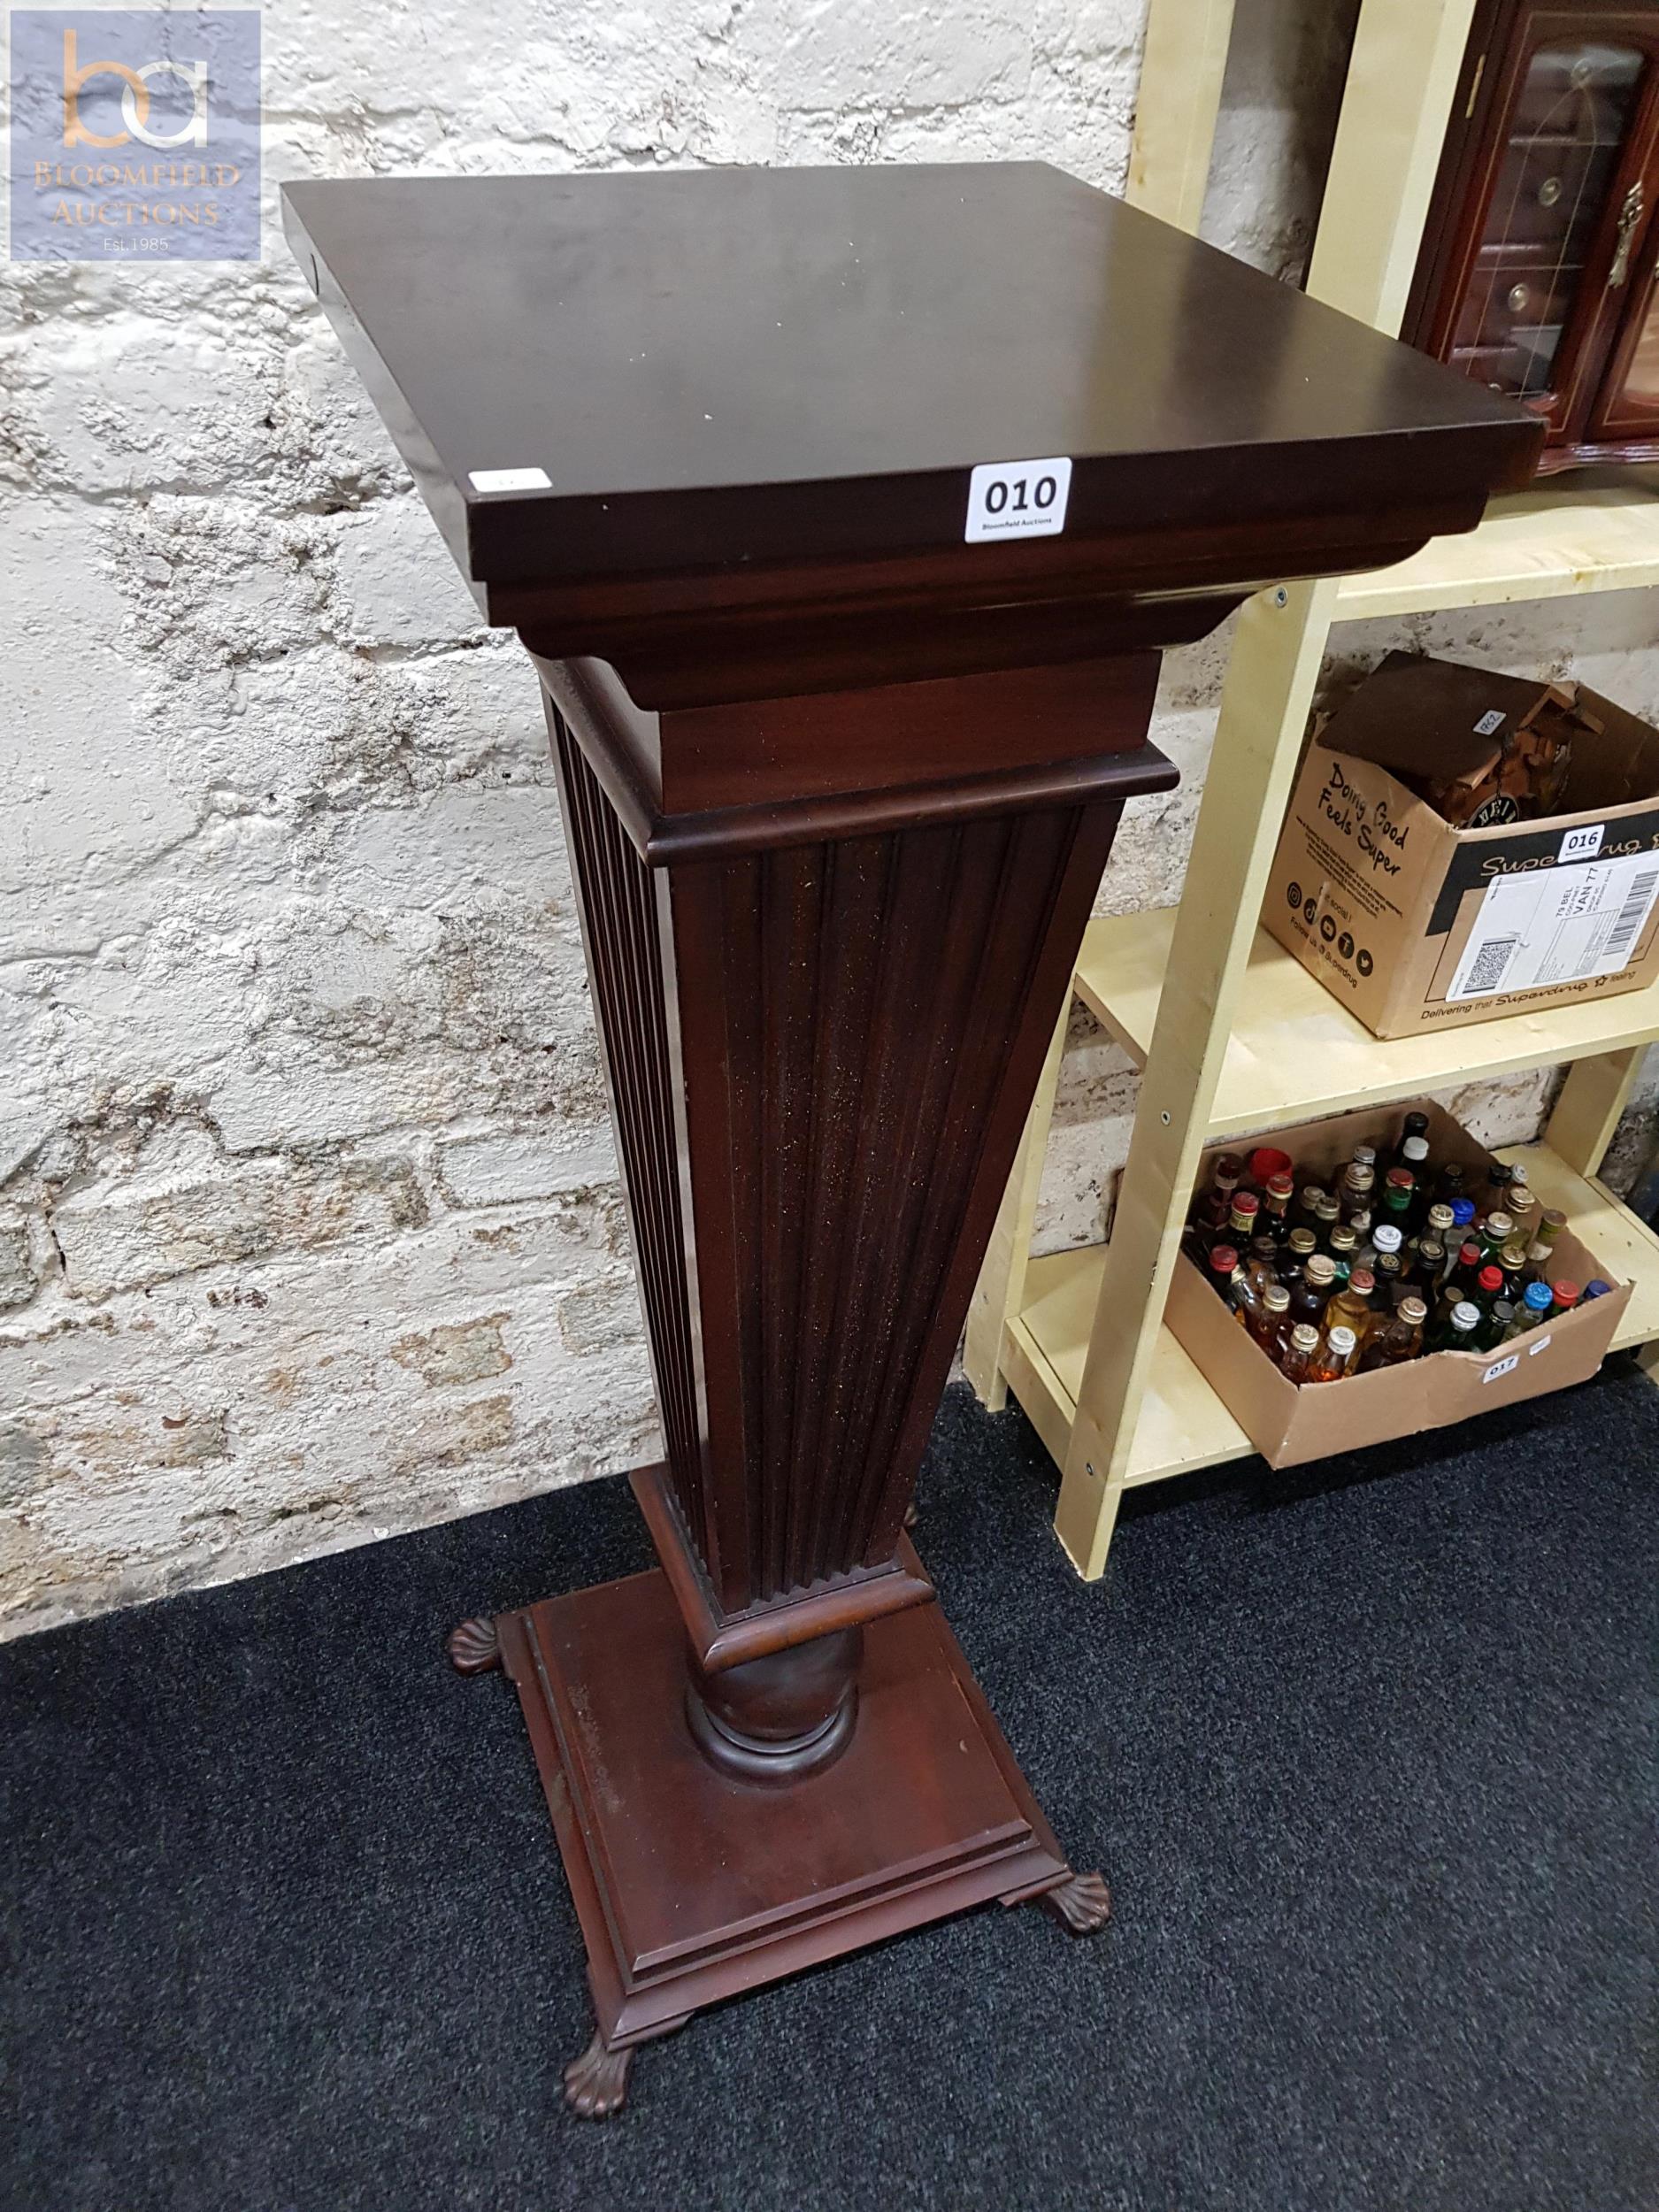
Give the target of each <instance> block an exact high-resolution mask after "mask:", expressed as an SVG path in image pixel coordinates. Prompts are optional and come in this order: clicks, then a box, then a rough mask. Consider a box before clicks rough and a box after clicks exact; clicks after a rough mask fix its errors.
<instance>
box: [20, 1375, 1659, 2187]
mask: <svg viewBox="0 0 1659 2212" xmlns="http://www.w3.org/2000/svg"><path fill="white" fill-rule="evenodd" d="M1656 1469H1659V1392H1655V1390H1654V1389H1653V1388H1652V1387H1651V1386H1649V1385H1648V1384H1647V1382H1646V1381H1645V1380H1643V1379H1640V1377H1637V1376H1635V1375H1633V1374H1632V1373H1628V1372H1617V1373H1615V1372H1609V1374H1608V1375H1607V1376H1606V1377H1604V1379H1602V1380H1601V1381H1600V1382H1599V1383H1597V1384H1594V1385H1592V1386H1588V1387H1587V1388H1586V1389H1583V1390H1579V1391H1577V1392H1574V1393H1572V1394H1570V1395H1568V1396H1566V1397H1564V1398H1563V1399H1560V1400H1556V1401H1553V1402H1552V1401H1546V1402H1543V1403H1541V1404H1540V1405H1538V1406H1536V1407H1527V1408H1521V1409H1517V1410H1516V1411H1514V1412H1513V1413H1511V1414H1509V1415H1500V1416H1496V1417H1492V1418H1491V1419H1489V1420H1488V1421H1486V1422H1485V1423H1483V1424H1475V1425H1468V1426H1465V1427H1463V1428H1462V1429H1459V1430H1456V1431H1454V1432H1445V1433H1442V1434H1440V1435H1439V1436H1435V1437H1432V1438H1428V1439H1418V1440H1415V1441H1411V1442H1408V1443H1405V1444H1402V1445H1399V1446H1394V1447H1388V1448H1379V1449H1377V1450H1373V1451H1370V1452H1367V1453H1363V1454H1360V1455H1355V1456H1353V1457H1352V1458H1349V1459H1345V1460H1340V1461H1336V1462H1332V1463H1326V1464H1325V1465H1323V1466H1321V1467H1319V1468H1317V1469H1313V1470H1308V1471H1301V1472H1297V1473H1294V1474H1287V1475H1282V1476H1273V1475H1271V1474H1269V1473H1268V1472H1266V1471H1264V1470H1263V1468H1262V1466H1261V1465H1260V1463H1255V1462H1253V1463H1249V1464H1248V1465H1246V1466H1243V1467H1240V1468H1234V1469H1229V1470H1225V1471H1222V1472H1221V1473H1220V1474H1219V1475H1217V1476H1214V1477H1210V1478H1201V1479H1191V1480H1188V1481H1187V1482H1185V1483H1182V1484H1179V1485H1174V1486H1166V1487H1165V1488H1164V1489H1163V1490H1161V1491H1154V1492H1143V1493H1141V1494H1140V1495H1139V1496H1137V1497H1133V1498H1132V1500H1131V1501H1130V1503H1129V1505H1128V1507H1127V1509H1126V1510H1125V1515H1124V1517H1123V1521H1122V1524H1121V1525H1120V1529H1119V1533H1118V1540H1117V1545H1116V1548H1115V1549H1114V1551H1113V1554H1112V1563H1111V1572H1110V1578H1109V1579H1108V1581H1107V1582H1106V1583H1105V1584H1103V1585H1100V1586H1094V1587H1093V1588H1089V1587H1086V1586H1084V1585H1083V1584H1081V1583H1079V1581H1078V1580H1077V1579H1076V1578H1075V1577H1074V1576H1073V1575H1072V1573H1071V1570H1070V1569H1069V1568H1068V1567H1067V1566H1066V1564H1065V1563H1064V1561H1063V1559H1062V1557H1061V1555H1060V1554H1059V1552H1058V1550H1057V1549H1056V1546H1055V1544H1054V1542H1053V1540H1052V1538H1051V1536H1050V1534H1049V1532H1048V1525H1047V1523H1048V1516H1049V1514H1050V1512H1051V1510H1052V1500H1053V1491H1054V1471H1053V1469H1052V1467H1051V1466H1050V1464H1049V1463H1048V1460H1047V1459H1046V1457H1045V1455H1044V1454H1043V1452H1042V1450H1041V1447H1040V1446H1039V1445H1038V1444H1037V1443H1036V1441H1035V1440H1034V1438H1033V1434H1032V1432H1031V1431H1030V1430H1029V1429H1028V1428H1027V1427H1026V1425H1025V1422H1024V1420H1023V1418H1022V1417H1020V1416H1019V1415H1018V1413H1015V1412H1010V1414H1008V1415H1006V1416H1004V1417H1002V1418H1000V1419H998V1420H995V1421H993V1420H990V1419H988V1418H987V1417H985V1416H984V1415H983V1414H982V1413H981V1412H980V1411H979V1409H978V1408H977V1407H976V1406H975V1405H974V1404H973V1403H972V1400H971V1399H970V1398H969V1397H968V1395H967V1394H966V1393H965V1392H964V1391H963V1390H960V1389H958V1390H955V1391H953V1392H952V1393H951V1394H949V1397H948V1398H947V1400H946V1402H945V1405H944V1407H943V1409H941V1415H940V1419H939V1422H938V1425H937V1427H936V1429H935V1432H934V1437H933V1444H932V1447H931V1449H930V1454H929V1459H928V1463H927V1467H926V1471H925V1474H924V1478H923V1482H922V1486H921V1502H922V1507H923V1521H922V1525H921V1528H920V1530H919V1532H918V1541H919V1545H920V1548H921V1550H922V1552H923V1555H924V1557H925V1558H926V1560H927V1562H928V1563H929V1565H930V1566H931V1567H932V1568H933V1571H934V1573H935V1574H936V1576H937V1578H938V1580H939V1584H940V1587H941V1593H942V1595H943V1600H944V1602H945V1604H946V1606H947V1608H948V1609H949V1615H950V1617H951V1620H952V1621H953V1623H954V1624H955V1626H956V1630H957V1632H958V1634H959V1636H960V1638H961V1640H962V1642H963V1644H964V1647H965V1648H966V1651H967V1654H968V1656H969V1658H970V1660H971V1661H972V1663H974V1664H975V1666H976V1667H977V1668H978V1669H979V1675H980V1678H981V1680H982V1682H983V1683H984V1685H985V1686H986V1688H987V1692H988V1694H989V1695H990V1697H991V1700H992V1701H993V1703H994V1705H995V1708H996V1709H997V1711H998V1713H999V1715H1000V1716H1001V1717H1002V1722H1003V1724H1004V1726H1005V1728H1006V1730H1007V1732H1008V1734H1009V1736H1010V1739H1011V1740H1012V1742H1013V1745H1014V1747H1015V1750H1016V1751H1017V1753H1018V1755H1019V1756H1020V1758H1021V1760H1022V1761H1023V1763H1024V1764H1025V1770H1026V1772H1027V1774H1028V1775H1029V1776H1030V1778H1031V1779H1032V1781H1033V1784H1034V1785H1035V1786H1036V1789H1037V1791H1038V1793H1039V1794H1040V1796H1041V1798H1042V1800H1043V1801H1044V1803H1045V1805H1046V1807H1047V1809H1048V1812H1049V1814H1050V1816H1051V1817H1052V1819H1053V1821H1054V1824H1055V1825H1056V1829H1057V1830H1058V1831H1059V1832H1060V1834H1061V1836H1062V1838H1063V1839H1064V1841H1065V1843H1066V1844H1067V1846H1068V1847H1069V1848H1070V1849H1071V1853H1072V1855H1073V1858H1074V1861H1075V1863H1077V1864H1079V1865H1081V1866H1094V1865H1099V1866H1102V1867H1103V1868H1104V1869H1105V1870H1106V1871H1107V1873H1108V1875H1109V1877H1110V1880H1111V1882H1112V1886H1113V1889H1114V1892H1115V1895H1116V1901H1117V1916H1116V1921H1115V1924H1114V1926H1113V1927H1112V1928H1111V1929H1110V1931H1109V1932H1107V1933H1106V1934H1105V1935H1104V1936H1103V1937H1101V1938H1097V1939H1095V1940H1094V1941H1093V1942H1073V1941H1071V1940H1069V1939H1067V1938H1066V1937H1065V1936H1064V1934H1063V1933H1062V1932H1060V1930H1058V1929H1057V1928H1056V1927H1055V1926H1054V1925H1053V1924H1051V1923H1050V1922H1048V1920H1047V1919H1046V1918H1044V1917H1043V1916H1041V1914H1038V1913H1036V1912H1033V1911H1031V1910H1029V1909H1027V1910H1023V1911H1019V1912H1015V1913H1005V1912H1002V1911H1001V1910H999V1909H995V1908H993V1909H987V1910H986V1911H983V1912H980V1913H979V1914H976V1915H972V1916H969V1917H967V1918H965V1919H964V1920H961V1921H957V1922H955V1923H951V1924H945V1925H942V1926H940V1927H937V1928H934V1929H932V1930H929V1931H927V1932H923V1933H921V1934H918V1935H914V1936H910V1937H906V1938H904V1939H901V1940H898V1941H895V1942H893V1943H890V1944H888V1945H887V1946H885V1947H882V1948H880V1949H879V1950H877V1951H875V1952H872V1953H868V1954H865V1955H863V1956H861V1957H858V1958H856V1959H853V1960H851V1961H849V1962H844V1963H842V1964H841V1965H838V1966H835V1967H832V1968H827V1969H825V1970H821V1971H818V1972H816V1973H813V1974H810V1975H807V1976H803V1977H802V1978H799V1979H797V1980H795V1981H794V1982H792V1983H788V1984H786V1985H782V1986H780V1987H778V1988H775V1989H773V1990H772V1991H770V1992H767V1993H763V1994H761V1995H758V1996H756V1997H752V1998H749V1999H747V2000H742V2001H738V2002H735V2003H733V2004H732V2005H729V2006H726V2007H725V2008H722V2009H721V2010H719V2011H718V2012H715V2013H712V2014H710V2015H706V2016H703V2017H701V2018H699V2019H697V2020H696V2021H695V2022H694V2023H693V2024H692V2025H691V2026H690V2027H689V2028H687V2030H686V2031H685V2032H683V2033H681V2034H680V2035H678V2036H676V2037H673V2038H672V2039H669V2040H668V2041H666V2042H664V2043H661V2044H658V2045H657V2046H655V2047H652V2048H650V2049H649V2050H648V2051H647V2052H645V2054H644V2055H642V2057H641V2060H640V2062H639V2063H638V2064H637V2066H636V2067H635V2070H634V2090H633V2095H632V2100H631V2102H630V2105H629V2108H628V2110H627V2111H626V2114H625V2115H624V2116H622V2117H621V2118H620V2119H618V2120H616V2121H613V2122H611V2123H608V2124H599V2125H595V2124H584V2123H581V2122H580V2121H577V2120H575V2119H573V2118H572V2117H570V2116H567V2115H566V2114H565V2111H564V2110H563V2108H562V2107H561V2105H560V2101H559V2070H560V2067H561V2066H562V2064H563V2063H564V2062H565V2059H566V2058H568V2057H569V2056H571V2055H572V2054H573V2053H574V2052H575V2051H576V2050H578V2049H579V2048H580V2046H581V2045H582V2044H583V2042H584V2041H585V2040H586V2039H587V2035H588V2008H587V2002H586V1997H585V1993H584V1987H583V1979H582V1970H581V1963H580V1944H579V1940H578V1937H577V1933H576V1928H575V1923H574V1918H573V1916H572V1910H571V1907H570V1904H569V1901H568V1899H567V1897H566V1894H565V1886H564V1882H563V1878H562V1877H561V1875H560V1873H559V1870H558V1867H557V1861H556V1858H555V1856H554V1854H553V1850H552V1846H551V1840H550V1835H549V1829H548V1825H547V1821H546V1816H545V1812H544V1809H543V1806H542V1801H541V1793H540V1790H539V1787H538V1786H537V1783H536V1780H535V1778H534V1770H533V1767H532V1764H531V1761H530V1755H529V1752H528V1748H527V1747H526V1742H525V1740H524V1737H523V1733H522V1731H521V1728H520V1724H519V1721H518V1710H517V1704H516V1701H515V1700H514V1698H513V1697H512V1695H511V1692H510V1691H509V1690H508V1689H507V1688H506V1686H504V1685H503V1683H502V1681H501V1680H500V1679H499V1678H486V1679H482V1680H478V1681H472V1682H465V1681H462V1680H460V1679H459V1678H457V1677H456V1676H455V1675H454V1674H452V1673H451V1672H450V1671H449V1668H448V1667H447V1665H446V1664H445V1663H444V1661H443V1658H442V1652H441V1638H442V1632H443V1631H444V1629H445V1628H446V1627H447V1626H448V1625H449V1624H450V1623H451V1622H452V1621H454V1620H455V1619H457V1618H458V1617H461V1616H462V1615H464V1614H466V1613H472V1612H478V1611H483V1610H489V1609H499V1608H502V1607H505V1606H509V1605H512V1604H515V1603H519V1602H523V1601H526V1600H528V1599H530V1598H533V1597H537V1596H542V1595H546V1594H550V1593H554V1592H557V1591H559V1590H562V1589H566V1588H570V1587H573V1586H576V1585H578V1584H580V1583H582V1582H586V1581H592V1580H596V1579H598V1578H602V1577H603V1576H606V1575H611V1574H615V1573H618V1572H621V1571H626V1570H629V1569H632V1568H634V1567H635V1566H638V1565H641V1564H644V1563H646V1548H645V1544H644V1540H643V1538H642V1536H641V1532H640V1528H639V1525H638V1523H637V1520H636V1517H635V1515H634V1509H633V1508H632V1505H631V1502H630V1501H629V1499H628V1498H627V1495H626V1491H625V1489H624V1487H623V1486H622V1485H621V1484H619V1483H613V1482H606V1483H599V1484H591V1485H588V1486H585V1487H583V1488H581V1489H579V1490H576V1491H572V1492H566V1493H564V1494H559V1495H557V1496H553V1497H550V1498H547V1499H544V1500H539V1501H536V1502H533V1503H531V1504H528V1505H525V1506H520V1507H515V1508H512V1509H508V1510H505V1511H502V1512H496V1513H491V1514H487V1515H482V1516H480V1517H476V1518H473V1519H471V1520H466V1521H462V1522H457V1523H455V1524H452V1525H449V1526H448V1527H444V1528H439V1529H434V1530H432V1531H429V1532H425V1533H423V1534H420V1535H417V1536H412V1537H406V1538H403V1539H401V1540H397V1541H396V1542H389V1543H383V1544H379V1545H376V1546H373V1547H372V1548H366V1549H363V1550H358V1551H355V1552H350V1553H347V1554H345V1555H341V1556H338V1557H335V1558H332V1559H326V1560H322V1561H319V1562H317V1563H313V1564H311V1565H308V1566H304V1567H300V1568H296V1569H292V1570H289V1571H285V1572H283V1573H280V1574H273V1575H270V1576H266V1577H264V1578H260V1579H258V1580H256V1581H252V1582H246V1583H242V1584H241V1585H238V1586H233V1587H229V1588H226V1589H219V1590H211V1591H204V1592H200V1593H196V1594H190V1595H188V1596H183V1597H180V1598H176V1599H173V1600H171V1601H167V1602H166V1603H164V1604H159V1605H153V1606H149V1607H144V1608H141V1609H136V1610H134V1611H131V1612H127V1613H123V1614H119V1615H115V1616H112V1617H108V1618H105V1619H103V1620H98V1621H95V1622H92V1623H89V1624H86V1625H84V1626H81V1627H77V1628H73V1629H70V1630H65V1631H63V1632H55V1633H51V1634H48V1635H43V1636H39V1637H35V1638H32V1639H29V1640H25V1641H23V1642H21V1643H19V1644H15V1645H13V1646H12V1647H9V1648H6V1649H5V1650H4V1651H0V1682H3V1683H4V1693H5V1713H6V1735H7V1750H8V1756H7V1759H6V1791H7V1809H6V1828H5V1841H4V1852H5V1856H4V1885H5V1888H6V1891H7V1894H8V1897H9V1899H10V1901H11V1910H10V1912H9V1915H8V1929H9V1933H10V1947H11V1949H12V1954H13V1955H12V1959H11V1961H10V1962H9V1969H10V1970H9V1973H8V1978H7V1983H6V1995H5V1997H4V2010H5V2015H6V2019H7V2024H8V2027H9V2029H10V2035H11V2046H12V2101H13V2105H14V2109H15V2112H16V2115H17V2117H16V2121H15V2124H12V2125H10V2126H8V2128H7V2129H6V2130H5V2132H4V2142H3V2143H0V2193H3V2200H4V2203H5V2204H6V2205H7V2206H11V2207H17V2208H27V2212H57V2208H65V2212H94V2208H97V2212H103V2208H110V2212H146V2208H150V2207H155V2208H164V2207H165V2208H167V2212H229V2208H235V2212H371V2208H373V2212H393V2208H396V2212H401V2208H404V2207H409V2208H416V2207H421V2208H425V2207H434V2208H440V2207H442V2208H472V2207H479V2208H485V2207H488V2208H492V2212H532V2208H534V2212H609V2208H624V2207H626V2208H630V2212H633V2208H650V2212H680V2208H682V2207H683V2208H687V2212H692V2208H697V2212H704V2208H726V2207H731V2208H753V2212H818V2208H825V2212H828V2208H835V2212H863V2208H875V2207H878V2206H883V2207H885V2206H896V2205H902V2206H906V2207H914V2206H924V2207H934V2206H937V2207H940V2208H948V2212H958V2208H977V2207H981V2206H983V2207H986V2208H993V2207H994V2208H998V2212H1014V2208H1026V2207H1030V2208H1033V2212H1036V2208H1044V2212H1047V2208H1068V2207H1073V2206H1079V2207H1080V2206H1087V2207H1098V2208H1102V2212H1118V2208H1122V2212H1211V2208H1213V2212H1555V2208H1560V2212H1652V2208H1653V2207H1654V2206H1655V2203H1656V2202H1659V2095H1656V2094H1655V2089H1656V2087H1659V2083H1656V2081H1655V2065H1654V2057H1655V2016H1656V2014H1659V1927H1656V1925H1655V1911H1656V1908H1655V1810H1656V1809H1659V1762H1656V1760H1655V1748H1656V1746H1659V1728H1656V1727H1655V1718H1656V1696H1655V1686H1656V1675H1659V1667H1656V1664H1655V1650H1656V1648H1659V1639H1656V1638H1655V1614H1656V1606H1655V1590H1656V1589H1659V1573H1656V1569H1659V1488H1656V1486H1655V1471H1656Z"/></svg>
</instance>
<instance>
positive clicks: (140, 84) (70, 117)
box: [64, 28, 207, 152]
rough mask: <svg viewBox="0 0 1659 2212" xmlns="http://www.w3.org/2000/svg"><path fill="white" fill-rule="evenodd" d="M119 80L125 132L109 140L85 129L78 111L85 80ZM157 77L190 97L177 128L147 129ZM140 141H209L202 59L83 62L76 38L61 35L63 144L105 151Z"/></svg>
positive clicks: (198, 143) (70, 31)
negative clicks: (185, 114)
mask: <svg viewBox="0 0 1659 2212" xmlns="http://www.w3.org/2000/svg"><path fill="white" fill-rule="evenodd" d="M103 76H110V77H117V78H119V80H120V86H121V92H120V99H121V120H122V122H123V124H124V125H125V126H126V127H125V129H123V130H119V131H115V132H112V133H111V134H110V135H109V136H108V137H105V136H104V135H103V134H101V133H100V132H97V131H94V130H88V127H87V125H86V123H85V121H84V120H83V119H82V117H81V89H82V88H83V87H84V86H85V85H86V83H87V82H88V79H90V78H93V77H103ZM158 77H176V78H177V79H178V81H179V82H180V84H181V85H183V86H184V87H185V88H186V90H187V91H188V94H189V113H188V117H187V118H186V119H185V121H184V123H183V124H182V125H181V126H180V127H179V128H178V129H176V130H171V131H153V130H151V129H150V86H151V85H152V84H154V83H155V81H156V80H157V78H158ZM134 139H138V140H139V141H140V142H142V144H144V145H146V146H155V147H158V148H166V147H172V146H205V145H206V143H207V64H206V62H205V61H201V60H197V61H165V60H157V61H144V62H140V63H139V65H138V66H137V68H136V69H134V68H131V67H129V66H128V65H127V63H126V62H124V61H87V62H83V61H82V60H81V50H80V37H79V34H78V33H77V32H76V31H75V30H73V28H71V29H68V30H65V33H64V143H65V146H97V147H101V148H102V149H103V150H104V151H105V152H108V151H109V150H110V149H111V148H112V147H116V146H126V145H129V144H130V143H131V142H132V141H133V140H134Z"/></svg>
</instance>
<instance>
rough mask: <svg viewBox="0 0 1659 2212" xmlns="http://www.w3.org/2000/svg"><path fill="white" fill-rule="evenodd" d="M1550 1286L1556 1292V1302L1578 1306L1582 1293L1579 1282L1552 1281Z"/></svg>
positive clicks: (1560, 1304) (1561, 1304)
mask: <svg viewBox="0 0 1659 2212" xmlns="http://www.w3.org/2000/svg"><path fill="white" fill-rule="evenodd" d="M1549 1287H1550V1289H1551V1290H1552V1291H1553V1292H1554V1293H1555V1303H1556V1304H1557V1305H1558V1306H1576V1305H1577V1304H1578V1300H1579V1297H1580V1295H1581V1294H1580V1292H1579V1289H1578V1284H1577V1283H1568V1282H1561V1283H1551V1285H1550V1286H1549Z"/></svg>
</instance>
